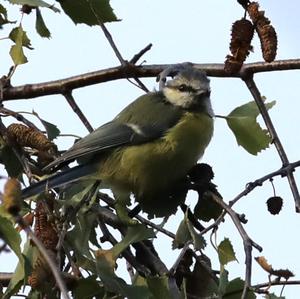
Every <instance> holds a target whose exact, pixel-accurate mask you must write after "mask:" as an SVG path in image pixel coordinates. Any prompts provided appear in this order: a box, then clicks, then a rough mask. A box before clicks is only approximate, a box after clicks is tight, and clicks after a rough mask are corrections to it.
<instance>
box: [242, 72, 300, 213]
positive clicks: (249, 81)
mask: <svg viewBox="0 0 300 299" xmlns="http://www.w3.org/2000/svg"><path fill="white" fill-rule="evenodd" d="M242 79H243V80H244V81H245V83H246V85H247V87H248V89H249V90H250V92H251V94H252V96H253V98H254V100H255V102H256V104H257V106H258V109H259V111H260V113H261V115H262V117H263V120H264V122H265V124H266V126H267V128H268V131H269V133H270V135H271V138H272V142H273V143H274V145H275V147H276V149H277V152H278V155H279V157H280V159H281V162H282V165H283V167H285V166H287V165H289V164H290V163H289V159H288V157H287V154H286V152H285V149H284V147H283V145H282V143H281V141H280V139H279V137H278V134H277V132H276V130H275V127H274V125H273V122H272V120H271V117H270V115H269V113H268V110H267V108H266V106H265V104H264V102H263V99H262V97H261V94H260V92H259V90H258V88H257V86H256V84H255V82H254V80H253V75H250V76H246V77H243V78H242ZM286 175H287V178H288V182H289V184H290V188H291V191H292V193H293V197H294V200H295V205H296V212H298V213H300V194H299V191H298V187H297V184H296V181H295V177H294V175H293V172H292V171H288V172H287V174H286Z"/></svg>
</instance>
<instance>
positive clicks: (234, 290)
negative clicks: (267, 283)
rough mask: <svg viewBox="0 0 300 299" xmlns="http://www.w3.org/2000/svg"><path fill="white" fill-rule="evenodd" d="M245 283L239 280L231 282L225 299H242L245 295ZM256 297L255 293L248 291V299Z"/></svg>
mask: <svg viewBox="0 0 300 299" xmlns="http://www.w3.org/2000/svg"><path fill="white" fill-rule="evenodd" d="M244 284H245V282H244V281H243V280H242V279H240V278H239V277H238V278H235V279H233V280H231V281H230V282H229V284H228V286H227V288H226V293H225V295H224V296H223V297H222V298H223V299H240V298H241V295H242V293H243V289H244ZM255 298H256V296H255V294H254V292H253V291H248V292H247V295H246V299H255Z"/></svg>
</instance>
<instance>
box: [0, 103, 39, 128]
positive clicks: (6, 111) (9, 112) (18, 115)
mask: <svg viewBox="0 0 300 299" xmlns="http://www.w3.org/2000/svg"><path fill="white" fill-rule="evenodd" d="M0 113H3V114H5V115H6V116H12V117H14V118H15V119H16V120H18V121H21V122H22V123H24V124H25V125H26V126H28V127H30V128H32V129H34V130H37V131H40V130H39V128H38V127H37V126H36V125H35V124H34V123H32V122H31V121H29V120H28V119H27V118H25V117H24V116H23V115H22V114H21V113H18V112H15V111H12V110H9V109H7V108H4V107H1V108H0Z"/></svg>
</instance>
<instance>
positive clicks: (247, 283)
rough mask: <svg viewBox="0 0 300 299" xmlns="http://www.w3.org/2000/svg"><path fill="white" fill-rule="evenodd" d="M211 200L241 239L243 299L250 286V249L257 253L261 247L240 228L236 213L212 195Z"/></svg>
mask: <svg viewBox="0 0 300 299" xmlns="http://www.w3.org/2000/svg"><path fill="white" fill-rule="evenodd" d="M212 199H213V200H214V201H215V202H216V203H217V204H219V205H220V206H221V207H222V208H223V209H224V210H225V211H226V212H227V213H228V215H229V216H230V217H231V219H232V221H233V223H234V225H235V226H236V228H237V230H238V232H239V234H240V236H241V237H242V239H243V243H244V251H245V264H246V273H245V284H244V289H243V294H242V297H241V299H245V298H246V296H247V292H248V289H249V287H250V286H251V269H252V247H255V248H256V249H257V250H259V251H262V247H261V246H259V245H258V244H256V243H255V242H254V241H253V240H251V239H250V237H249V236H248V234H247V232H246V231H245V229H244V227H243V226H242V224H241V222H240V220H239V217H238V216H237V214H236V212H235V211H234V210H233V209H232V208H231V207H230V206H229V205H227V204H226V203H225V202H224V201H223V200H222V199H220V198H219V197H218V196H215V195H214V194H212Z"/></svg>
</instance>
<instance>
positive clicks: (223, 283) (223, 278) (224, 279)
mask: <svg viewBox="0 0 300 299" xmlns="http://www.w3.org/2000/svg"><path fill="white" fill-rule="evenodd" d="M228 282H229V281H228V271H227V270H226V269H225V268H224V267H221V273H220V279H219V287H218V294H219V295H220V297H222V296H223V295H224V294H225V292H226V288H227V286H228Z"/></svg>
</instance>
